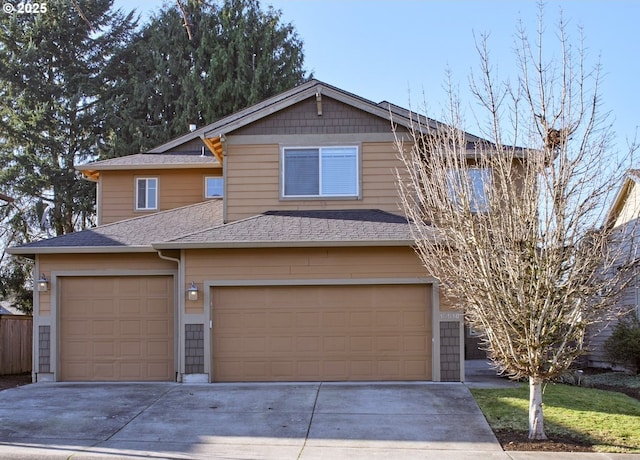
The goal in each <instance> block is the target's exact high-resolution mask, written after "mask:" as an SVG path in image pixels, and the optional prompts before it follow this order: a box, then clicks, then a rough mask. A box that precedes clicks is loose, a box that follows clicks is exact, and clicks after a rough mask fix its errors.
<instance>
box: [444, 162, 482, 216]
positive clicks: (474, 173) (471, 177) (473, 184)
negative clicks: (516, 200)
mask: <svg viewBox="0 0 640 460" xmlns="http://www.w3.org/2000/svg"><path fill="white" fill-rule="evenodd" d="M449 173H450V176H449V177H448V178H447V181H448V184H449V195H450V196H451V199H452V200H453V202H454V203H456V204H462V203H463V202H464V196H465V195H469V196H468V200H469V205H470V207H471V212H474V213H485V212H488V211H489V192H490V191H491V186H492V183H493V173H492V171H491V169H489V168H468V169H467V170H466V180H467V183H466V184H463V183H462V179H461V178H462V177H463V173H461V172H460V171H450V172H449Z"/></svg>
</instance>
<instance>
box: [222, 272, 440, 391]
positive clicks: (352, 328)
mask: <svg viewBox="0 0 640 460" xmlns="http://www.w3.org/2000/svg"><path fill="white" fill-rule="evenodd" d="M431 312H432V310H431V289H430V287H429V286H427V285H424V284H408V285H376V284H370V285H329V286H327V285H315V286H253V287H251V286H250V287H247V286H224V287H223V286H220V287H213V288H212V314H211V317H212V321H213V331H212V334H213V335H212V340H211V344H212V371H213V380H214V381H344V380H430V379H431Z"/></svg>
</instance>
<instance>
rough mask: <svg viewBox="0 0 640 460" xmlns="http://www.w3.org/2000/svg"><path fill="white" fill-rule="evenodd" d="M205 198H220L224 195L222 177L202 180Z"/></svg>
mask: <svg viewBox="0 0 640 460" xmlns="http://www.w3.org/2000/svg"><path fill="white" fill-rule="evenodd" d="M204 189H205V190H204V196H205V198H222V196H223V195H224V179H223V178H222V177H205V178H204Z"/></svg>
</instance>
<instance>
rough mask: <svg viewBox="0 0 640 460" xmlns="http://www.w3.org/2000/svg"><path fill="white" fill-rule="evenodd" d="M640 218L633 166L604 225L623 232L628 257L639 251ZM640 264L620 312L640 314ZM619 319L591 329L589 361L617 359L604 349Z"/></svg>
mask: <svg viewBox="0 0 640 460" xmlns="http://www.w3.org/2000/svg"><path fill="white" fill-rule="evenodd" d="M639 218H640V170H637V169H632V170H629V171H628V172H627V174H626V176H625V178H624V180H623V183H622V185H621V187H620V190H619V191H618V194H617V196H616V198H615V200H614V202H613V204H612V206H611V209H610V210H609V212H608V214H607V216H606V218H605V222H604V226H605V227H608V228H613V229H615V230H617V231H618V232H619V233H617V234H616V235H615V238H616V239H619V241H621V242H622V245H621V247H622V249H623V250H624V251H623V253H622V254H623V256H624V257H628V255H629V252H628V251H636V253H637V251H638V249H639V248H640V247H639V245H638V242H637V241H636V239H637V238H638V236H639V235H640V233H639V232H638V228H637V225H638V219H639ZM639 274H640V266H638V267H637V268H636V274H635V276H634V277H633V279H632V280H631V282H630V283H629V284H628V285H627V287H626V288H625V290H624V291H623V293H622V296H621V297H620V300H619V305H618V313H620V312H627V313H628V314H635V315H637V317H638V318H640V279H639V277H638V275H639ZM616 323H617V321H615V320H613V321H610V322H605V323H602V324H599V325H597V326H594V327H591V328H590V329H589V333H588V334H589V336H588V342H589V349H588V354H587V364H588V365H589V366H590V367H603V368H611V367H612V366H614V363H612V362H611V360H610V359H609V358H608V357H607V354H606V353H605V351H604V343H605V341H606V340H607V339H608V338H609V337H610V336H611V334H612V332H613V329H614V328H615V325H616Z"/></svg>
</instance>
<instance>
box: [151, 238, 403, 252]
mask: <svg viewBox="0 0 640 460" xmlns="http://www.w3.org/2000/svg"><path fill="white" fill-rule="evenodd" d="M413 244H414V241H413V240H410V239H409V240H355V241H354V240H317V241H306V240H298V241H295V240H294V241H291V240H288V241H211V242H204V243H203V242H197V243H196V242H183V243H171V242H165V243H156V244H153V248H154V249H157V250H161V249H233V248H235V249H240V248H294V247H295V248H314V247H372V246H373V247H385V246H386V247H388V246H413Z"/></svg>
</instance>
